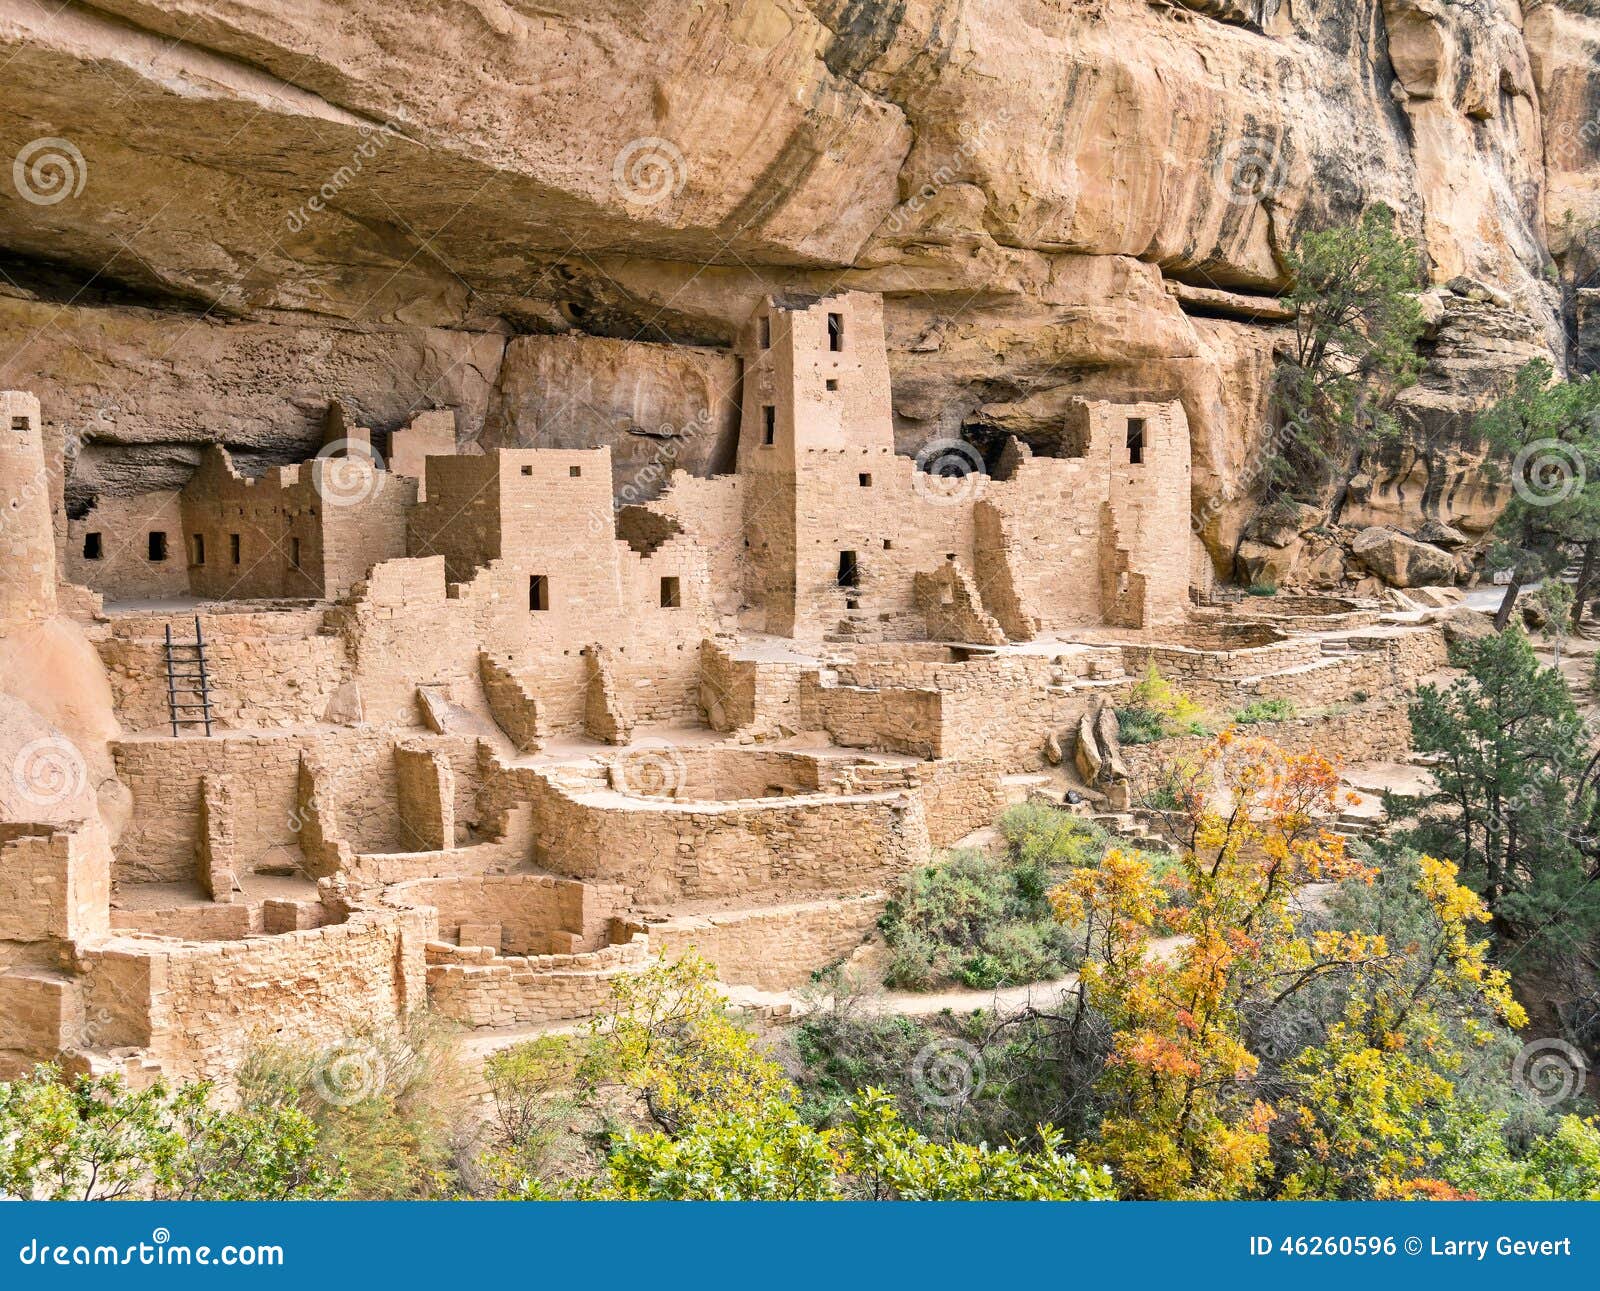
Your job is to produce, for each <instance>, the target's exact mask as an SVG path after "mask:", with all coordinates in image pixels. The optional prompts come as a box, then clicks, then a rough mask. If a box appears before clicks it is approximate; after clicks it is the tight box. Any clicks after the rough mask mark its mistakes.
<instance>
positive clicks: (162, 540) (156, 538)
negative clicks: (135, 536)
mask: <svg viewBox="0 0 1600 1291" xmlns="http://www.w3.org/2000/svg"><path fill="white" fill-rule="evenodd" d="M149 553H150V559H151V560H165V559H166V558H167V535H166V534H165V533H163V532H162V531H161V530H159V529H154V530H152V531H151V533H150V547H149Z"/></svg>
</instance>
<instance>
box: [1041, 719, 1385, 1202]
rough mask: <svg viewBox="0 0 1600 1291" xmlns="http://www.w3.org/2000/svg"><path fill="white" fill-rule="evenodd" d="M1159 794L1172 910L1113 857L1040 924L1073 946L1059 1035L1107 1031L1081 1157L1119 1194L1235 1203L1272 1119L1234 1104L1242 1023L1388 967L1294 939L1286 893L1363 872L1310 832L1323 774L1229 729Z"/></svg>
mask: <svg viewBox="0 0 1600 1291" xmlns="http://www.w3.org/2000/svg"><path fill="white" fill-rule="evenodd" d="M1171 783H1172V788H1173V799H1174V801H1176V803H1177V804H1178V806H1177V810H1176V811H1175V812H1173V813H1172V819H1173V822H1174V827H1175V833H1176V835H1177V839H1178V842H1179V848H1180V850H1179V862H1180V868H1181V880H1182V887H1183V888H1184V889H1185V890H1184V892H1183V897H1184V901H1183V903H1181V905H1182V908H1169V900H1168V893H1167V892H1166V890H1165V889H1164V888H1163V887H1162V886H1161V885H1160V884H1158V883H1157V882H1156V881H1155V879H1154V878H1153V876H1152V874H1151V871H1150V868H1149V866H1148V864H1147V863H1146V862H1145V860H1144V858H1143V857H1141V856H1138V855H1129V854H1127V853H1124V852H1122V851H1120V850H1113V851H1111V852H1109V853H1108V854H1107V855H1106V857H1105V858H1104V859H1103V861H1102V862H1101V863H1100V864H1099V865H1097V866H1094V867H1090V868H1084V869H1080V870H1077V871H1075V872H1074V873H1073V874H1072V875H1071V876H1069V877H1068V879H1067V880H1066V882H1064V883H1063V884H1062V885H1061V886H1060V887H1058V888H1056V889H1055V890H1054V892H1053V893H1052V894H1051V899H1052V902H1053V904H1054V907H1055V910H1056V914H1057V917H1058V918H1059V919H1061V920H1062V921H1063V922H1065V923H1070V924H1073V925H1081V926H1082V928H1083V930H1084V931H1083V947H1084V963H1083V968H1082V972H1081V975H1080V980H1079V987H1078V996H1077V1000H1076V1005H1075V1007H1076V1011H1077V1016H1076V1018H1074V1019H1073V1020H1072V1022H1071V1023H1069V1025H1077V1024H1079V1023H1081V1021H1082V1019H1083V1018H1084V1017H1085V1016H1087V1014H1088V1013H1089V1012H1090V1011H1093V1012H1094V1013H1096V1014H1098V1015H1099V1017H1100V1018H1101V1019H1103V1020H1104V1023H1105V1024H1106V1025H1108V1026H1109V1028H1110V1031H1111V1051H1110V1053H1109V1055H1108V1057H1107V1060H1106V1064H1105V1067H1104V1071H1103V1074H1102V1076H1101V1078H1100V1088H1099V1090H1098V1092H1099V1094H1100V1097H1101V1101H1102V1106H1103V1109H1104V1110H1103V1116H1102V1119H1101V1123H1100V1126H1099V1134H1098V1139H1097V1141H1096V1142H1095V1143H1093V1144H1086V1145H1085V1146H1084V1148H1083V1152H1084V1154H1085V1155H1086V1156H1089V1157H1091V1158H1092V1159H1095V1160H1098V1161H1101V1162H1103V1163H1104V1164H1106V1165H1109V1166H1110V1167H1111V1169H1112V1171H1113V1174H1114V1176H1115V1177H1116V1179H1117V1181H1118V1185H1119V1188H1120V1190H1121V1191H1122V1193H1123V1195H1125V1196H1129V1197H1145V1198H1213V1197H1227V1198H1237V1197H1248V1196H1252V1195H1256V1194H1257V1193H1258V1192H1259V1191H1260V1189H1261V1187H1262V1185H1263V1182H1264V1180H1265V1177H1266V1175H1267V1173H1268V1171H1269V1168H1270V1141H1269V1136H1268V1131H1269V1127H1270V1125H1271V1122H1272V1119H1273V1115H1274V1113H1273V1110H1272V1108H1271V1107H1270V1106H1269V1105H1268V1104H1267V1103H1266V1102H1265V1101H1263V1100H1261V1099H1260V1098H1258V1097H1257V1096H1256V1094H1255V1091H1254V1090H1253V1088H1252V1083H1251V1080H1252V1077H1253V1076H1254V1074H1255V1072H1256V1069H1257V1065H1258V1060H1257V1058H1256V1056H1255V1055H1254V1054H1252V1053H1251V1052H1250V1050H1249V1048H1248V1047H1247V1045H1246V1043H1245V1039H1244V1016H1243V1010H1244V1009H1245V1007H1246V1006H1247V1005H1259V1004H1260V1003H1262V1002H1266V1003H1267V1004H1269V1005H1271V1004H1273V1003H1280V1002H1282V1001H1286V1000H1288V999H1289V998H1290V997H1292V996H1293V995H1294V994H1295V993H1296V992H1297V991H1300V990H1303V989H1305V988H1306V987H1307V986H1309V985H1310V984H1311V983H1313V982H1316V981H1318V980H1320V979H1322V978H1324V977H1326V976H1328V975H1330V974H1337V973H1353V972H1355V971H1357V970H1358V969H1359V968H1360V967H1361V966H1362V965H1364V964H1367V963H1370V962H1372V961H1373V960H1375V959H1381V958H1383V957H1384V956H1386V955H1387V953H1388V951H1387V947H1386V946H1385V945H1384V943H1383V941H1382V939H1381V938H1372V937H1366V936H1363V935H1362V934H1359V933H1345V932H1329V933H1323V934H1319V935H1318V936H1316V937H1315V938H1310V939H1308V938H1305V937H1302V936H1300V935H1298V934H1297V931H1296V925H1295V920H1294V918H1293V912H1292V910H1291V905H1290V899H1291V897H1292V895H1293V894H1294V892H1295V890H1296V889H1297V888H1298V887H1300V886H1302V885H1304V884H1308V883H1316V882H1337V881H1340V880H1343V879H1347V878H1351V877H1354V876H1357V875H1361V874H1363V873H1364V871H1363V869H1362V867H1361V866H1360V865H1358V864H1356V863H1355V862H1354V861H1352V860H1351V859H1350V858H1349V857H1347V856H1346V855H1345V849H1344V842H1343V839H1342V838H1341V837H1339V836H1338V835H1337V834H1334V833H1332V832H1330V831H1329V829H1328V828H1327V827H1326V826H1327V823H1328V821H1329V818H1330V817H1332V816H1333V815H1334V814H1335V813H1336V812H1337V811H1338V809H1339V807H1340V805H1341V802H1342V801H1343V799H1344V796H1343V795H1342V794H1341V791H1340V788H1339V780H1338V775H1337V772H1336V770H1335V768H1334V766H1333V764H1332V763H1331V762H1329V761H1328V759H1326V758H1324V757H1321V756H1320V755H1318V754H1315V753H1308V754H1288V753H1285V752H1284V751H1283V750H1282V749H1280V748H1278V747H1277V746H1276V745H1275V744H1273V743H1272V742H1271V741H1269V740H1266V739H1262V738H1259V737H1254V736H1246V735H1241V734H1240V733H1238V732H1237V731H1234V730H1229V731H1225V732H1223V733H1222V734H1221V735H1219V736H1218V737H1217V738H1216V740H1215V741H1214V742H1213V743H1212V744H1211V745H1210V746H1209V747H1208V748H1207V749H1205V750H1204V751H1203V753H1202V754H1201V755H1200V756H1198V757H1196V758H1194V759H1192V760H1190V761H1189V762H1187V763H1186V764H1184V765H1183V767H1182V768H1180V769H1179V770H1178V771H1177V773H1176V775H1175V776H1174V778H1173V780H1172V781H1171ZM1177 904H1178V903H1172V905H1173V907H1176V906H1177ZM1158 922H1159V923H1160V924H1162V925H1163V926H1165V927H1166V928H1168V929H1171V930H1172V931H1173V932H1174V933H1175V936H1174V937H1173V938H1172V939H1171V940H1170V941H1166V942H1158V940H1157V938H1156V935H1155V933H1156V928H1157V925H1158Z"/></svg>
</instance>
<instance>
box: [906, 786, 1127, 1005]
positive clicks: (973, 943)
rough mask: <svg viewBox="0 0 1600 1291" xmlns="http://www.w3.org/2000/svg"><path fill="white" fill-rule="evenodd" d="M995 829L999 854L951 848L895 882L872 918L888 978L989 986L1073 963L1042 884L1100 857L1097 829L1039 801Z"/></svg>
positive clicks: (914, 985)
mask: <svg viewBox="0 0 1600 1291" xmlns="http://www.w3.org/2000/svg"><path fill="white" fill-rule="evenodd" d="M999 830H1000V835H1001V837H1002V838H1003V839H1004V840H1005V853H1004V855H1003V856H1001V857H998V858H997V857H993V856H988V855H986V854H984V853H983V852H980V851H975V850H971V849H967V850H962V851H957V852H952V853H949V854H948V855H946V856H944V857H941V858H940V859H939V860H937V861H935V862H934V863H933V864H932V865H926V866H923V867H922V868H921V869H918V870H914V871H912V872H911V873H910V874H908V875H905V876H904V877H903V878H902V879H901V880H900V884H899V887H898V889H897V891H896V892H895V894H894V896H893V897H892V899H891V900H890V902H889V904H888V908H887V909H886V910H885V911H884V914H883V918H882V919H881V920H880V921H879V926H880V927H881V928H882V930H883V934H884V938H885V940H887V941H888V943H889V949H890V956H889V963H888V967H887V969H886V971H885V973H884V981H885V982H886V983H887V984H888V985H890V986H899V987H903V988H905V989H907V990H915V991H922V990H930V989H933V988H934V987H937V986H943V985H948V984H959V985H962V986H966V987H969V988H971V989H974V990H988V989H991V988H993V987H997V986H1017V985H1021V984H1023V983H1026V982H1038V981H1045V980H1048V979H1050V978H1053V977H1060V976H1062V975H1064V974H1065V973H1067V972H1069V971H1070V970H1071V969H1072V968H1073V966H1074V965H1075V963H1076V962H1077V961H1076V950H1075V947H1074V941H1073V935H1072V930H1071V929H1068V928H1063V927H1062V926H1061V925H1060V924H1058V923H1057V922H1056V921H1055V919H1054V917H1053V915H1052V913H1051V909H1050V900H1049V892H1050V889H1051V888H1052V887H1053V886H1054V885H1055V884H1056V883H1057V882H1059V881H1060V879H1061V877H1062V876H1063V875H1065V874H1066V873H1067V872H1068V871H1069V870H1072V869H1076V868H1077V867H1079V866H1082V865H1090V864H1093V863H1094V861H1095V860H1097V859H1098V857H1099V855H1100V853H1101V852H1102V851H1103V850H1104V847H1105V835H1104V834H1103V833H1102V832H1101V831H1100V830H1099V829H1097V828H1096V827H1095V826H1093V825H1091V824H1089V823H1088V822H1087V821H1084V820H1081V819H1079V818H1078V817H1076V816H1074V815H1072V814H1071V813H1069V812H1065V811H1062V810H1060V809H1059V808H1055V807H1051V806H1048V805H1045V804H1040V803H1022V804H1019V805H1018V806H1015V807H1012V808H1011V809H1010V810H1008V811H1007V812H1006V813H1005V814H1004V815H1002V816H1001V818H1000V821H999Z"/></svg>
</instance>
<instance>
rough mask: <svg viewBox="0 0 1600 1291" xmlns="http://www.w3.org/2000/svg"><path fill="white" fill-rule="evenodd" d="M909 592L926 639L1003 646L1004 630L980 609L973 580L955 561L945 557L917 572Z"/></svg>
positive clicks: (964, 567) (978, 597)
mask: <svg viewBox="0 0 1600 1291" xmlns="http://www.w3.org/2000/svg"><path fill="white" fill-rule="evenodd" d="M912 595H913V596H914V598H915V600H916V604H917V609H919V610H920V611H922V621H923V623H924V625H925V627H924V635H925V636H926V638H927V639H928V640H929V641H967V642H972V643H974V644H977V645H1005V643H1006V633H1005V629H1004V628H1002V627H1001V626H1000V623H999V621H998V620H997V619H996V618H995V617H994V615H992V614H990V613H989V612H988V611H987V610H986V609H984V608H983V598H982V597H981V596H980V595H979V594H978V586H977V583H976V582H975V581H974V580H973V577H972V575H971V574H970V573H968V572H967V568H966V566H965V565H963V564H962V563H961V562H960V561H959V560H947V561H945V562H944V564H942V565H940V566H939V567H938V568H937V569H935V570H933V571H931V572H928V573H919V574H917V575H916V576H915V578H914V579H913V580H912Z"/></svg>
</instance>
